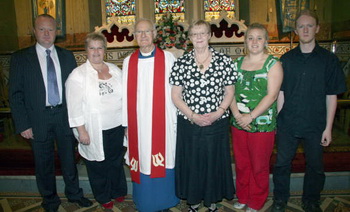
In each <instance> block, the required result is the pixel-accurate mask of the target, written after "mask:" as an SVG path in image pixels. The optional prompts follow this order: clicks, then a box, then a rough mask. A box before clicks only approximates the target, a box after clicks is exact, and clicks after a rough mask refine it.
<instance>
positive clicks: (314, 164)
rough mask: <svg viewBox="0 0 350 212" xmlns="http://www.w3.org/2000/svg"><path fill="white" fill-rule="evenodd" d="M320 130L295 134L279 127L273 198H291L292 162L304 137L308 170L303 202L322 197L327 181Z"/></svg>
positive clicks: (285, 199)
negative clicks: (298, 135)
mask: <svg viewBox="0 0 350 212" xmlns="http://www.w3.org/2000/svg"><path fill="white" fill-rule="evenodd" d="M321 138H322V134H321V133H308V134H305V135H303V136H302V137H295V136H293V135H291V134H289V133H288V132H287V131H286V130H283V129H277V137H276V141H277V160H276V164H275V166H274V171H273V183H274V191H273V193H274V199H276V200H282V201H288V199H289V197H290V193H289V190H290V174H291V165H292V161H293V158H294V156H295V153H296V150H297V148H298V144H299V142H300V141H303V145H304V152H305V160H306V171H305V176H304V185H303V197H302V201H303V202H314V201H318V200H320V193H321V191H322V190H323V186H324V182H325V174H324V165H323V146H321V145H320V142H321Z"/></svg>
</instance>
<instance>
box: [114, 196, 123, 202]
mask: <svg viewBox="0 0 350 212" xmlns="http://www.w3.org/2000/svg"><path fill="white" fill-rule="evenodd" d="M124 200H125V197H124V196H122V197H117V198H115V201H116V202H124Z"/></svg>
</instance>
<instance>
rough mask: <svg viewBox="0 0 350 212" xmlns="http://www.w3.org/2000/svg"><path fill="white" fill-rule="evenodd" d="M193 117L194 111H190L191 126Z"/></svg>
mask: <svg viewBox="0 0 350 212" xmlns="http://www.w3.org/2000/svg"><path fill="white" fill-rule="evenodd" d="M193 116H194V111H192V113H191V117H190V121H191V124H193Z"/></svg>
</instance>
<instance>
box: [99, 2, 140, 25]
mask: <svg viewBox="0 0 350 212" xmlns="http://www.w3.org/2000/svg"><path fill="white" fill-rule="evenodd" d="M105 1H106V19H107V23H109V19H110V18H111V17H113V16H118V21H119V22H120V23H135V0H105Z"/></svg>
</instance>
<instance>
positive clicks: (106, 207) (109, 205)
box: [102, 201, 114, 209]
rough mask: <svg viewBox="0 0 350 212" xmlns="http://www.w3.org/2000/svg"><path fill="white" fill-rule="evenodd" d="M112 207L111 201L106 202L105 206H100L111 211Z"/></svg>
mask: <svg viewBox="0 0 350 212" xmlns="http://www.w3.org/2000/svg"><path fill="white" fill-rule="evenodd" d="M113 205H114V203H113V202H112V201H110V202H107V203H105V204H102V206H103V207H104V208H105V209H112V208H113Z"/></svg>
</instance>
